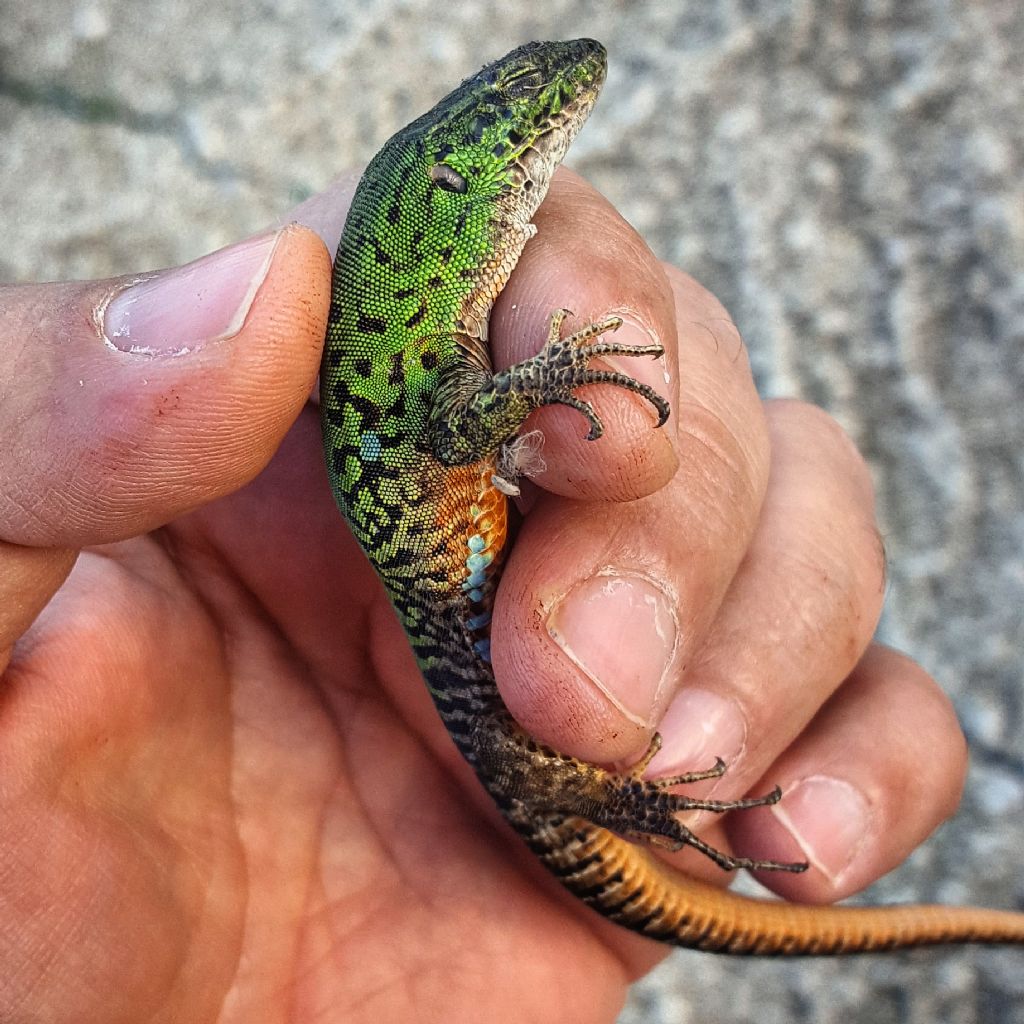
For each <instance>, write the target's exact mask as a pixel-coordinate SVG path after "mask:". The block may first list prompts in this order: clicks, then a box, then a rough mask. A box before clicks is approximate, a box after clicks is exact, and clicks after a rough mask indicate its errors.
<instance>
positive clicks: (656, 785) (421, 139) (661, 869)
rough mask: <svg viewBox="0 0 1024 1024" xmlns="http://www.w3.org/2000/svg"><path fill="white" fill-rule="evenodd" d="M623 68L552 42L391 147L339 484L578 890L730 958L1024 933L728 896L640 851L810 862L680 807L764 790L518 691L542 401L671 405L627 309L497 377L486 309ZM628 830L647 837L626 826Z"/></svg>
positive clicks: (467, 710)
mask: <svg viewBox="0 0 1024 1024" xmlns="http://www.w3.org/2000/svg"><path fill="white" fill-rule="evenodd" d="M604 76H605V51H604V48H603V47H602V46H601V45H600V44H599V43H597V42H594V41H593V40H589V39H578V40H575V41H572V42H558V43H532V44H529V45H526V46H522V47H520V48H519V49H516V50H514V51H512V52H511V53H509V54H508V55H507V56H505V57H503V58H502V59H501V60H498V61H496V62H495V63H493V64H490V65H488V66H487V67H485V68H484V69H483V70H482V71H480V72H479V73H478V74H476V75H474V76H473V77H471V78H468V79H467V80H466V81H464V82H463V83H462V84H461V85H460V86H459V87H458V88H457V89H456V90H455V91H454V92H452V93H451V94H450V95H449V96H447V97H445V98H444V99H443V100H441V102H440V103H438V104H437V106H436V107H434V108H433V109H432V110H430V111H428V112H427V113H426V114H424V115H423V116H422V117H420V118H418V119H417V120H416V121H414V122H413V123H412V124H410V125H409V126H408V127H406V128H403V129H402V130H401V131H400V132H398V133H397V134H396V135H395V136H394V137H393V138H392V139H391V140H390V141H389V142H387V143H386V145H385V146H384V148H383V149H382V150H381V151H380V152H379V153H378V154H377V155H376V156H375V157H374V159H373V160H372V161H371V163H370V165H369V166H368V167H367V169H366V173H365V174H364V175H363V178H362V180H361V181H360V182H359V186H358V188H357V189H356V193H355V196H354V198H353V200H352V207H351V210H350V213H349V216H348V220H347V222H346V224H345V229H344V233H343V235H342V238H341V243H340V245H339V247H338V254H337V259H336V260H335V264H334V282H333V290H332V303H331V310H330V318H329V326H328V331H327V345H326V349H325V352H324V359H323V366H322V371H321V410H322V420H323V433H324V445H325V453H326V458H327V467H328V473H329V476H330V480H331V485H332V488H333V491H334V495H335V498H336V500H337V502H338V505H339V507H340V508H341V511H342V513H343V514H344V516H345V518H346V519H347V520H348V522H349V524H350V526H351V528H352V531H353V532H354V534H355V536H356V537H357V538H358V540H359V542H360V544H361V545H362V546H363V548H364V549H365V550H366V553H367V554H368V556H369V557H370V559H371V561H372V562H373V564H374V566H375V567H376V569H377V571H378V573H379V574H380V577H381V579H382V580H383V582H384V585H385V587H386V588H387V591H388V594H389V595H390V597H391V600H392V602H393V604H394V606H395V609H396V610H397V612H398V615H399V617H400V619H401V622H402V624H403V626H404V627H405V631H406V633H407V634H408V637H409V641H410V643H411V644H412V648H413V651H414V652H415V655H416V658H417V660H418V663H419V666H420V668H421V670H422V672H423V675H424V678H425V679H426V683H427V686H428V687H429V689H430V693H431V694H432V696H433V698H434V701H435V703H436V705H437V709H438V711H439V712H440V715H441V718H442V719H443V720H444V723H445V725H446V727H447V729H448V731H449V732H450V733H451V736H452V738H453V740H454V741H455V743H456V744H457V745H458V748H459V750H460V751H461V752H462V754H463V756H464V757H465V758H466V760H467V761H468V762H469V763H470V764H471V765H472V766H473V768H474V769H475V770H476V772H477V775H478V776H479V778H480V780H481V782H482V783H483V784H484V786H486V787H487V789H488V791H489V792H490V794H491V796H492V797H493V798H494V800H495V801H496V803H497V804H498V806H499V808H500V809H501V811H502V812H503V814H504V815H505V817H506V818H507V820H508V821H509V822H510V823H511V824H512V825H513V826H514V827H515V828H516V830H517V831H518V832H519V833H520V834H521V835H522V836H523V837H524V838H525V839H526V841H527V843H529V845H530V846H531V847H532V849H533V850H534V851H535V852H536V853H537V855H538V856H539V857H540V859H541V860H542V861H543V862H544V863H545V864H546V865H547V866H548V867H549V868H550V869H551V870H552V871H553V872H554V873H555V875H557V876H558V878H559V879H560V880H561V881H562V882H563V884H564V885H566V886H567V887H568V888H569V889H570V890H571V891H572V892H574V893H576V894H577V895H578V896H580V897H581V898H582V899H584V900H585V901H586V902H587V903H589V904H590V905H591V906H593V907H595V908H596V909H597V910H599V911H600V912H601V913H603V914H605V915H606V916H607V917H609V918H611V919H612V920H615V921H618V922H620V923H621V924H624V925H626V926H627V927H630V928H633V929H634V930H636V931H638V932H641V933H642V934H645V935H649V936H652V937H654V938H657V939H662V940H665V941H668V942H674V943H677V944H679V945H683V946H691V947H696V948H700V949H707V950H713V951H718V952H733V953H840V952H853V951H867V950H877V949H884V948H891V947H896V946H914V945H922V944H926V943H938V942H958V941H977V942H1015V943H1024V914H1012V913H1000V912H998V911H986V910H980V909H977V910H976V909H973V908H947V907H890V908H849V909H847V908H838V909H831V908H816V907H815V908H812V907H797V906H792V905H788V904H784V903H774V902H763V901H757V900H749V899H745V898H743V897H738V896H735V895H732V894H729V893H727V892H722V891H720V890H718V889H717V888H714V887H712V886H708V885H704V884H701V883H698V882H696V881H693V880H689V879H685V878H684V877H683V876H681V875H679V874H678V873H676V872H673V871H672V870H671V869H669V868H668V867H666V866H664V865H663V864H662V863H661V862H660V861H659V860H658V859H657V858H655V857H653V856H652V855H651V854H650V852H649V851H648V850H646V849H644V848H643V847H642V846H640V845H637V844H636V843H634V842H630V841H629V839H634V840H642V841H646V843H647V844H649V845H661V846H667V847H669V848H678V847H681V846H682V845H684V844H687V845H690V846H693V847H695V848H697V849H698V850H701V851H702V852H703V853H705V854H707V855H708V856H709V857H711V858H712V859H713V860H714V861H715V862H716V863H718V864H719V865H721V866H722V867H723V868H726V869H729V870H733V869H736V868H743V867H747V868H761V869H774V870H787V871H800V870H803V869H804V867H805V866H806V865H803V864H781V863H777V862H773V861H762V860H752V859H748V858H741V857H732V856H729V855H727V854H725V853H723V852H721V851H719V850H716V849H713V848H712V847H710V846H708V845H707V844H705V843H703V842H702V841H701V840H700V839H699V838H698V837H696V836H695V835H693V834H692V833H691V832H689V831H688V830H687V829H686V828H684V827H683V825H682V824H681V823H680V822H679V821H678V819H677V817H676V815H677V812H679V811H682V810H690V809H705V810H711V811H716V812H717V811H727V810H734V809H743V808H748V807H757V806H763V805H765V804H770V803H774V802H775V801H776V800H778V799H779V796H780V794H779V791H778V790H776V791H774V792H772V793H770V794H768V795H767V796H764V797H759V798H754V799H747V800H736V801H727V802H721V801H711V800H693V799H688V798H686V797H685V796H680V795H678V794H676V793H670V792H669V787H672V786H675V785H678V784H682V783H687V782H693V781H696V780H698V779H703V778H710V777H717V776H719V775H721V774H722V773H723V772H724V770H725V766H724V764H723V763H722V762H719V763H718V764H717V765H715V767H714V768H712V769H710V770H708V771H706V772H698V773H691V774H689V775H684V776H677V777H675V778H669V779H659V780H655V781H648V780H644V779H643V778H642V773H643V771H644V769H645V767H646V766H647V764H648V762H649V761H650V758H651V757H652V756H653V754H654V752H655V751H656V750H657V746H658V739H657V737H655V741H654V743H653V744H652V746H651V750H650V751H649V753H648V754H647V755H646V756H645V757H644V758H643V759H642V760H641V762H640V763H639V764H637V765H636V766H634V768H633V769H632V771H631V772H630V773H628V774H626V775H620V774H616V773H614V772H609V771H606V770H604V769H602V768H600V767H597V766H595V765H591V764H586V763H583V762H581V761H578V760H576V759H574V758H571V757H567V756H564V755H561V754H559V753H558V752H557V751H554V750H551V749H549V748H548V747H546V746H544V745H542V744H540V743H538V742H536V741H535V740H533V739H532V738H531V737H530V736H528V735H527V734H525V733H524V732H523V730H522V729H520V728H519V727H518V726H517V725H516V723H515V722H514V720H513V719H512V718H511V717H510V715H509V714H508V712H507V711H506V710H505V708H504V706H503V705H502V702H501V699H500V697H499V695H498V691H497V688H496V686H495V682H494V675H493V672H492V670H491V667H490V657H489V646H488V645H489V639H488V631H489V623H490V609H491V604H492V599H493V595H494V590H495V587H496V584H497V579H498V574H499V569H500V564H501V559H502V549H503V546H504V544H505V537H506V522H507V516H506V511H507V501H508V499H507V495H508V494H514V493H516V485H515V479H516V476H517V475H518V470H519V468H520V465H519V464H520V460H521V455H520V452H519V445H518V443H517V435H518V431H519V429H520V427H521V425H522V423H523V421H524V419H525V418H526V416H527V415H528V414H529V413H530V411H531V410H533V409H536V408H538V407H539V406H543V405H549V404H553V403H559V404H562V405H567V406H570V407H572V408H574V409H576V410H578V411H579V412H580V413H581V414H582V415H583V416H584V417H585V418H586V420H587V422H588V424H589V428H590V429H589V434H588V437H589V438H590V439H592V440H593V439H596V438H598V437H600V435H601V432H602V425H601V422H600V420H599V419H598V417H597V416H596V415H595V413H594V410H593V409H592V408H591V407H590V405H589V404H587V403H586V402H585V401H583V400H582V399H580V398H578V397H577V396H576V389H577V388H579V387H580V386H582V385H585V384H608V385H610V386H612V387H617V388H621V389H624V390H626V391H629V392H633V393H635V394H637V395H640V396H642V398H643V399H645V400H646V401H647V402H649V403H650V405H651V407H652V409H653V410H654V412H655V413H656V415H657V424H658V426H660V425H661V424H663V423H664V422H665V420H666V419H667V417H668V415H669V409H668V405H667V403H666V402H665V401H664V400H663V399H662V398H661V397H660V396H659V395H657V394H656V393H655V392H654V391H653V390H652V389H650V388H649V387H647V386H646V385H643V384H640V383H638V382H637V381H635V380H633V379H632V378H630V377H628V376H626V375H625V374H622V373H616V372H611V371H607V370H600V369H596V368H593V367H592V366H591V360H592V359H593V358H595V357H600V356H602V355H606V354H616V355H619V356H634V357H640V356H653V357H657V356H660V355H661V354H662V350H661V349H660V348H659V347H658V346H656V345H649V346H643V347H630V346H625V345H621V344H617V343H616V342H615V340H614V337H613V335H614V331H615V329H616V328H617V327H618V326H619V324H620V321H619V320H618V319H617V318H615V317H609V318H608V319H606V320H604V321H602V322H600V323H596V324H592V325H590V326H588V327H586V328H584V329H583V330H580V331H577V332H576V333H574V334H572V335H571V336H570V337H565V338H563V337H562V336H561V335H562V331H561V328H562V321H563V319H564V317H565V315H566V313H565V311H564V310H560V311H558V312H556V313H555V314H554V315H553V316H552V319H551V328H550V332H549V335H548V337H547V339H546V340H545V342H544V345H543V347H542V348H541V350H540V352H539V353H538V354H537V355H536V356H534V357H533V358H531V359H527V360H525V361H524V362H521V363H518V364H517V365H515V366H512V367H510V368H509V369H507V370H503V371H501V372H498V373H495V372H494V370H493V368H492V365H491V359H490V354H489V350H488V345H487V323H488V316H489V314H490V310H491V306H492V304H493V302H494V299H495V297H496V296H497V295H498V293H499V292H500V291H501V289H502V288H503V286H504V284H505V282H506V281H507V279H508V276H509V274H510V273H511V271H512V268H513V267H514V266H515V263H516V261H517V260H518V258H519V255H520V253H521V252H522V250H523V247H524V246H525V245H526V243H527V242H528V241H529V239H530V238H531V237H532V236H533V234H534V231H535V228H534V226H533V224H532V223H531V218H532V216H533V214H534V212H535V211H536V209H537V207H538V206H539V205H540V202H541V200H542V199H543V197H544V194H545V192H546V190H547V187H548V183H549V181H550V179H551V175H552V173H553V172H554V169H555V168H556V167H557V166H558V164H559V163H560V161H561V159H562V157H563V156H564V154H565V152H566V150H567V148H568V147H569V144H570V143H571V141H572V139H573V138H574V136H575V135H576V132H577V131H578V130H579V128H580V126H581V125H582V124H583V122H584V121H585V120H586V118H587V116H588V115H589V113H590V110H591V108H592V107H593V104H594V101H595V99H596V97H597V94H598V91H599V89H600V87H601V85H602V83H603V81H604ZM623 837H629V839H627V838H623Z"/></svg>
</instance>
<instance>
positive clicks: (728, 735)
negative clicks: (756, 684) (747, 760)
mask: <svg viewBox="0 0 1024 1024" xmlns="http://www.w3.org/2000/svg"><path fill="white" fill-rule="evenodd" d="M658 732H659V733H661V750H659V751H658V753H657V754H656V755H655V757H654V760H653V761H651V764H650V766H649V767H648V769H647V773H646V774H647V777H648V778H652V779H653V778H657V777H658V776H663V775H679V774H681V773H683V772H696V771H703V770H704V769H705V768H711V767H712V766H713V765H714V763H715V759H716V758H719V757H720V758H721V759H722V760H723V761H725V763H726V766H727V767H728V766H730V765H733V764H735V763H736V761H738V760H739V758H740V755H741V754H742V753H743V748H744V747H745V746H746V743H747V719H746V716H745V715H744V714H743V712H742V711H741V710H740V706H739V705H738V704H737V703H736V701H734V700H732V699H730V698H729V697H723V696H721V695H720V694H717V693H713V692H712V691H711V690H701V689H699V688H694V689H690V688H687V689H685V690H681V691H680V692H679V693H677V694H676V695H675V697H674V698H673V699H672V703H671V704H669V706H668V710H667V711H666V712H665V714H664V717H663V718H662V719H661V722H660V723H659V724H658Z"/></svg>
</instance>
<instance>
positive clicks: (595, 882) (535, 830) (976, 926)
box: [526, 818, 1024, 956]
mask: <svg viewBox="0 0 1024 1024" xmlns="http://www.w3.org/2000/svg"><path fill="white" fill-rule="evenodd" d="M532 825H533V827H532V828H531V829H530V832H529V834H527V835H526V839H527V841H528V842H529V844H530V846H531V847H532V848H533V850H534V852H535V853H537V855H538V856H539V857H540V859H541V860H542V861H543V862H544V864H545V865H546V866H547V867H548V868H549V870H551V871H552V872H553V873H554V874H555V875H556V876H557V877H558V878H559V880H560V881H561V882H562V884H563V885H565V886H566V888H567V889H569V891H570V892H572V893H574V894H575V895H576V896H578V897H579V898H580V899H582V900H583V901H584V902H585V903H588V904H589V905H590V906H592V907H593V908H594V909H595V910H597V911H598V912H599V913H601V914H602V915H603V916H605V917H607V918H609V919H611V920H613V921H615V922H617V923H618V924H621V925H623V926H625V927H627V928H630V929H631V930H633V931H636V932H639V933H640V934H642V935H646V936H649V937H650V938H653V939H658V940H660V941H662V942H670V943H674V944H675V945H678V946H685V947H687V948H690V949H702V950H705V951H707V952H711V953H738V954H744V953H746V954H761V955H792V956H801V955H805V956H806V955H829V954H837V953H872V952H880V951H883V950H888V949H902V948H909V947H913V946H927V945H939V944H942V943H964V942H977V943H1009V944H1015V945H1021V944H1024V913H1013V912H1011V911H999V910H987V909H982V908H977V907H945V906H923V905H897V906H889V907H820V906H814V907H811V906H798V905H794V904H790V903H784V902H781V901H780V902H775V901H771V900H759V899H752V898H749V897H746V896H740V895H737V894H735V893H730V892H728V891H725V890H722V889H719V888H716V887H715V886H712V885H707V884H706V883H703V882H699V881H696V880H695V879H688V878H686V877H684V876H683V875H681V874H680V873H679V872H677V871H675V870H673V869H672V868H670V867H669V866H668V865H665V864H662V862H661V861H659V860H658V859H657V858H656V857H654V856H652V855H651V854H650V852H649V851H647V850H645V849H643V848H642V847H639V846H637V845H635V844H633V843H630V842H628V841H627V840H625V839H622V838H620V837H619V836H617V835H615V834H614V833H612V832H609V831H607V830H606V829H603V828H599V827H596V826H594V825H592V824H590V823H589V822H587V821H584V820H583V819H581V818H550V819H548V820H547V821H545V822H543V823H537V822H536V821H534V822H533V823H532Z"/></svg>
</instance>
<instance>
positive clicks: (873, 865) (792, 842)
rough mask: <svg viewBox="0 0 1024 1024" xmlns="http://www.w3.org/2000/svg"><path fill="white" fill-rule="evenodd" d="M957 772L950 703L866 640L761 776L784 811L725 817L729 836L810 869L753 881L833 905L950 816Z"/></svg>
mask: <svg viewBox="0 0 1024 1024" xmlns="http://www.w3.org/2000/svg"><path fill="white" fill-rule="evenodd" d="M966 770H967V748H966V744H965V742H964V736H963V733H962V732H961V730H960V726H959V724H958V723H957V720H956V715H955V713H954V711H953V707H952V705H951V703H950V701H949V699H948V698H947V697H946V695H945V694H944V693H943V692H942V691H941V690H940V689H939V687H938V685H937V684H936V683H935V681H934V680H933V679H932V678H931V677H930V676H929V675H928V674H927V673H926V672H925V671H924V670H923V669H922V668H921V667H920V666H919V665H916V664H915V663H914V662H912V661H911V660H910V659H909V658H907V657H905V656H903V655H901V654H898V653H897V652H896V651H893V650H891V649H889V648H887V647H883V646H881V645H878V644H875V645H872V646H871V647H870V648H869V649H868V652H867V654H866V655H865V656H864V658H863V659H862V660H861V661H860V662H859V663H858V665H857V667H856V668H855V669H854V671H853V673H852V674H851V675H850V677H849V679H848V680H847V681H846V682H845V683H844V685H843V686H842V687H841V688H840V689H839V690H838V691H837V693H836V694H835V696H834V697H832V699H831V700H830V701H829V702H828V703H827V704H826V705H825V706H824V708H823V709H822V710H821V712H820V713H819V714H818V715H817V717H815V719H814V720H813V722H812V723H811V725H810V727H809V728H808V729H807V730H806V731H805V732H804V733H803V734H802V735H801V736H800V738H799V739H798V740H797V742H795V743H794V744H793V745H792V746H791V747H790V748H789V749H788V750H787V751H786V752H785V753H784V754H783V755H782V757H780V758H779V760H778V761H777V762H776V763H775V764H773V765H772V766H771V767H770V768H769V770H768V772H767V774H766V778H771V779H773V780H774V782H778V783H780V784H781V785H782V787H783V790H784V794H785V795H784V797H783V799H782V801H781V803H779V804H778V805H776V806H775V807H774V808H772V810H771V811H770V812H757V813H756V815H750V816H747V815H734V816H733V820H732V822H731V836H732V838H733V840H734V842H735V844H736V846H737V847H738V848H749V849H757V850H758V851H762V850H764V851H767V852H766V853H765V855H766V856H769V857H774V856H776V855H778V856H781V857H782V858H784V859H787V860H794V859H796V860H804V859H805V860H807V861H809V862H810V865H811V869H810V870H809V871H808V872H806V874H804V875H800V876H793V875H788V876H786V877H782V876H781V875H769V874H767V873H765V874H763V875H761V876H759V877H760V879H761V881H762V882H764V883H765V884H766V885H769V886H770V887H771V888H772V889H774V890H775V891H776V892H779V893H781V894H783V895H785V896H787V897H790V898H795V899H800V900H804V901H809V902H826V901H827V902H831V901H833V900H836V899H841V898H843V897H844V896H848V895H850V894H851V893H853V892H856V891H858V890H859V889H862V888H863V887H864V886H866V885H868V884H869V883H871V882H873V881H875V879H877V878H879V877H880V876H881V875H883V874H885V872H887V871H889V870H891V869H892V868H894V867H896V865H898V864H899V863H901V862H902V861H903V860H904V859H905V858H906V857H907V856H908V855H909V854H910V852H911V851H912V850H913V849H914V848H915V847H916V846H918V845H919V844H920V843H921V842H922V841H923V840H924V839H925V838H926V837H927V836H928V835H930V834H931V833H932V831H934V829H935V828H936V827H937V826H938V825H939V824H940V823H941V822H942V821H944V820H945V819H946V818H948V817H949V816H950V815H951V814H952V813H953V811H954V810H955V809H956V806H957V803H958V802H959V799H960V793H961V790H962V788H963V783H964V777H965V774H966ZM760 855H761V853H760V852H759V853H758V856H760Z"/></svg>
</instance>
